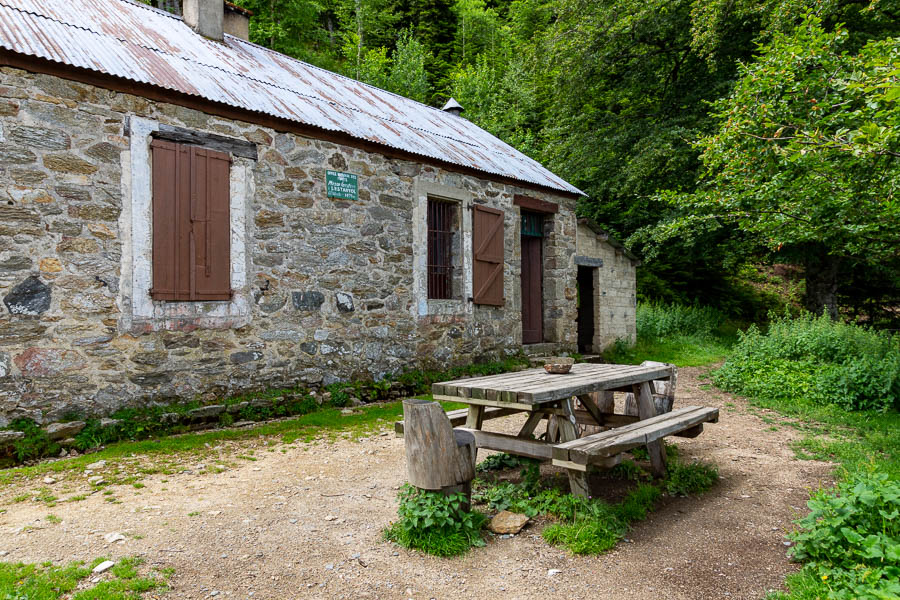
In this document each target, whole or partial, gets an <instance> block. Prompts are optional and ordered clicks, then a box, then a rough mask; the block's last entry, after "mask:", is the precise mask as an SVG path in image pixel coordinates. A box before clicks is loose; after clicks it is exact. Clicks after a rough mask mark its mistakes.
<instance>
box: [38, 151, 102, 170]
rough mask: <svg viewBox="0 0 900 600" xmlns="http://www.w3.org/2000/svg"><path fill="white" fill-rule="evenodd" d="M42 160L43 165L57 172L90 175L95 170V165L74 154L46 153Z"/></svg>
mask: <svg viewBox="0 0 900 600" xmlns="http://www.w3.org/2000/svg"><path fill="white" fill-rule="evenodd" d="M43 162H44V166H45V167H47V168H48V169H50V170H51V171H57V172H59V173H71V174H74V175H91V174H92V173H96V172H97V166H96V165H94V164H93V163H90V162H88V161H86V160H84V159H83V158H80V157H78V156H75V155H74V154H47V155H46V156H44V161H43Z"/></svg>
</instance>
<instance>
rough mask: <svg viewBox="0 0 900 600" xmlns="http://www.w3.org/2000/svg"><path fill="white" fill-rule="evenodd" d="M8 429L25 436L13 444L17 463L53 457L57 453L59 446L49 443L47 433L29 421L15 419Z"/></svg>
mask: <svg viewBox="0 0 900 600" xmlns="http://www.w3.org/2000/svg"><path fill="white" fill-rule="evenodd" d="M9 429H11V430H13V431H21V432H22V433H24V434H25V437H23V438H22V439H20V440H17V441H16V442H15V444H13V448H14V450H13V452H14V453H15V456H16V460H18V461H19V462H22V461H24V460H31V459H34V458H40V457H42V456H54V455H56V454H57V453H58V452H59V444H57V443H56V442H54V441H51V440H50V437H49V436H48V435H47V433H46V432H45V431H44V430H43V429H41V428H40V427H39V426H38V425H37V424H36V423H35V422H34V421H32V420H31V419H16V420H15V421H13V422H12V423H10V424H9Z"/></svg>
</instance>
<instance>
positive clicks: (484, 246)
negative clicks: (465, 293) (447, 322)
mask: <svg viewBox="0 0 900 600" xmlns="http://www.w3.org/2000/svg"><path fill="white" fill-rule="evenodd" d="M503 248H504V244H503V212H502V211H499V210H496V209H494V208H487V207H485V206H479V205H477V204H476V205H475V206H474V211H473V214H472V255H473V258H474V263H475V264H474V265H473V270H472V284H473V285H472V288H473V291H474V294H473V301H474V302H475V304H490V305H493V306H503V303H504V299H503Z"/></svg>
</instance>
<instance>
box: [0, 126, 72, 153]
mask: <svg viewBox="0 0 900 600" xmlns="http://www.w3.org/2000/svg"><path fill="white" fill-rule="evenodd" d="M7 138H8V139H9V141H10V142H13V143H14V144H16V145H17V146H19V147H23V148H40V149H41V150H68V149H69V148H70V147H71V145H72V141H71V139H70V138H69V136H68V135H67V134H66V133H65V132H63V131H60V130H59V129H49V128H46V127H29V126H26V125H19V126H16V127H12V128H10V130H9V133H8V134H7Z"/></svg>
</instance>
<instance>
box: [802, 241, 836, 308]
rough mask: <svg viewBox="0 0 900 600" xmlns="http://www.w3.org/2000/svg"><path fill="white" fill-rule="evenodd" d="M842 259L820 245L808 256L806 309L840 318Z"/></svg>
mask: <svg viewBox="0 0 900 600" xmlns="http://www.w3.org/2000/svg"><path fill="white" fill-rule="evenodd" d="M840 263H841V260H840V258H839V257H837V256H834V255H833V254H829V253H828V249H827V248H825V247H824V246H819V247H817V248H816V249H814V250H812V251H811V252H810V253H809V254H807V256H806V260H805V261H804V268H805V270H806V298H805V300H804V304H805V305H806V310H808V311H810V312H811V313H813V314H814V315H821V314H826V315H828V316H829V317H831V318H832V319H837V318H838V303H837V290H838V269H839V268H840Z"/></svg>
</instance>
